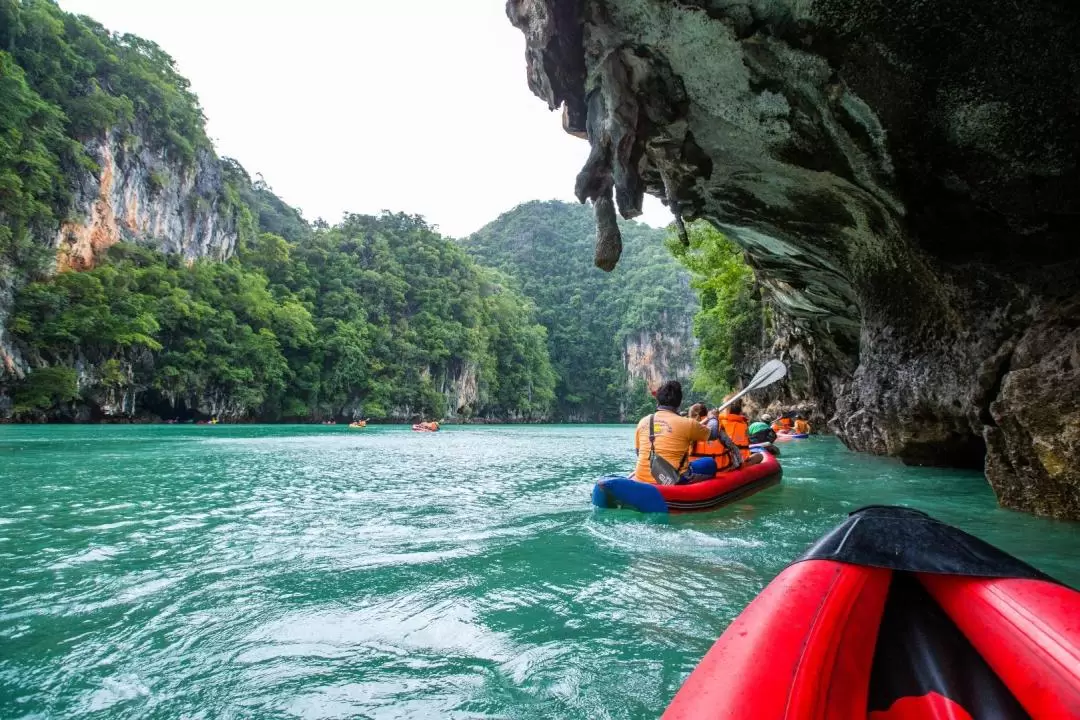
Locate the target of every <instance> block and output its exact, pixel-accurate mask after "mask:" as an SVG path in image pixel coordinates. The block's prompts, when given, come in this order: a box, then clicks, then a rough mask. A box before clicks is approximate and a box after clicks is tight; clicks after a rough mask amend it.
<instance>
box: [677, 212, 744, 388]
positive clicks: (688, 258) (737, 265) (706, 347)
mask: <svg viewBox="0 0 1080 720" xmlns="http://www.w3.org/2000/svg"><path fill="white" fill-rule="evenodd" d="M687 235H688V239H689V241H690V242H689V244H688V245H684V244H683V243H682V242H681V241H680V240H679V238H677V237H669V238H668V240H667V246H668V249H670V250H671V252H672V254H673V255H674V256H675V257H676V258H678V260H679V261H680V262H681V263H682V264H683V266H685V267H686V269H687V270H689V271H690V273H691V277H692V280H691V283H690V284H691V286H692V287H693V288H694V290H696V291H697V292H698V295H699V297H700V298H701V308H700V309H699V310H698V312H697V314H696V315H695V316H694V336H695V337H696V338H697V340H698V350H697V364H696V366H695V372H694V389H695V390H696V391H698V392H701V393H705V394H706V395H708V396H709V398H710V399H711V400H713V401H714V402H716V401H719V400H720V398H721V397H722V396H723V395H725V394H726V393H728V392H729V391H730V390H732V389H733V388H735V387H736V385H737V384H738V381H739V371H738V369H739V367H740V366H741V365H742V364H743V363H742V360H743V359H744V358H746V357H748V356H752V355H755V354H756V353H757V352H758V351H759V350H760V344H761V330H762V325H763V323H764V321H765V317H764V312H763V306H762V303H761V300H760V295H759V293H758V289H757V284H756V282H755V279H754V271H753V270H752V269H751V268H750V266H749V265H747V264H746V260H745V259H744V257H743V251H742V248H740V247H739V246H738V245H736V244H735V243H734V242H732V241H731V240H730V239H728V238H727V237H726V236H725V235H724V234H723V233H721V232H720V231H719V230H717V229H716V228H715V227H713V226H712V225H710V224H709V223H707V222H703V221H702V222H695V223H694V224H692V225H691V226H690V227H689V228H688V232H687Z"/></svg>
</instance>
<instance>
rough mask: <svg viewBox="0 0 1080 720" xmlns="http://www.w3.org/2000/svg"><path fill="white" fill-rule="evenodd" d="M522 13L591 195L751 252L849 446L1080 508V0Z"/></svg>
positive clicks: (1051, 508)
mask: <svg viewBox="0 0 1080 720" xmlns="http://www.w3.org/2000/svg"><path fill="white" fill-rule="evenodd" d="M508 14H509V16H510V18H511V21H512V22H514V24H515V25H516V26H517V27H519V28H520V29H521V30H522V31H523V32H524V34H525V36H526V39H527V59H528V61H529V81H530V87H532V88H533V90H534V91H536V92H537V94H538V95H540V96H541V97H542V98H543V99H545V100H546V101H548V103H549V104H550V105H551V106H552V107H553V108H557V107H561V106H565V110H566V112H565V115H564V125H565V126H566V129H567V130H568V131H569V132H572V133H575V134H587V136H588V138H589V141H590V143H591V144H592V148H593V152H592V153H591V154H590V157H589V161H588V163H587V164H586V166H585V168H584V169H583V171H582V173H581V174H580V175H579V177H578V178H577V189H578V192H579V194H580V195H581V196H582V197H583V198H586V199H592V200H594V201H596V200H600V203H599V207H600V208H604V207H606V203H607V202H608V198H613V199H614V201H615V203H616V204H617V206H618V210H619V212H620V213H622V214H623V215H624V216H633V215H634V214H635V213H636V212H637V209H638V206H639V203H640V195H641V192H643V191H644V192H649V193H650V194H653V195H656V196H658V197H661V198H663V199H665V200H667V201H668V202H669V204H671V205H672V206H673V207H676V208H677V209H678V211H679V212H680V213H681V214H682V215H683V216H684V217H685V218H686V219H695V218H705V219H708V220H710V221H712V222H713V223H715V224H716V225H718V226H719V227H720V228H722V229H723V230H724V231H725V232H727V233H728V234H729V235H730V236H731V237H732V238H734V239H735V240H736V241H737V242H739V243H740V244H741V245H742V246H743V247H744V248H746V250H747V254H748V257H749V259H750V262H751V264H752V265H753V266H754V268H755V270H756V271H757V273H758V276H759V278H760V279H761V280H762V282H763V284H764V285H765V286H766V287H767V288H769V289H770V290H771V293H770V295H771V299H772V301H773V302H774V303H775V305H776V306H777V307H778V309H779V310H780V311H781V312H783V313H785V314H786V315H787V316H788V317H789V318H790V319H791V321H792V322H790V323H783V324H781V325H780V327H788V328H794V329H795V330H793V333H794V334H791V335H790V337H778V338H776V340H777V347H782V348H787V349H788V350H789V351H790V352H792V353H796V352H797V354H798V355H799V360H800V362H802V363H804V364H805V365H806V366H807V369H808V373H809V375H810V376H811V377H812V378H813V382H812V388H811V389H812V391H813V392H815V393H817V397H816V398H814V399H815V400H816V401H817V403H818V405H819V407H821V408H824V409H826V410H827V412H828V414H830V415H832V420H831V423H830V424H831V427H832V428H833V429H834V430H835V431H836V432H837V434H838V435H839V436H840V437H841V438H842V439H843V440H844V441H845V442H846V443H848V444H849V445H850V446H852V447H853V448H856V449H859V450H866V451H870V452H876V453H883V454H891V455H896V456H899V457H901V458H903V459H904V460H905V461H907V462H911V463H917V464H943V465H964V466H982V465H983V458H984V457H985V458H986V462H985V467H986V471H987V475H988V478H989V480H990V482H991V484H992V485H993V487H994V489H995V491H996V492H997V493H998V497H999V498H1000V500H1001V501H1002V503H1004V504H1006V505H1009V506H1011V507H1016V508H1021V509H1025V510H1030V511H1034V512H1038V513H1042V514H1050V515H1058V516H1063V517H1076V518H1080V475H1078V473H1077V471H1076V470H1070V468H1078V467H1080V443H1078V442H1074V441H1071V440H1069V439H1068V438H1069V437H1071V436H1069V435H1068V433H1067V432H1064V431H1061V430H1060V429H1059V428H1058V427H1057V425H1056V424H1055V423H1052V422H1048V421H1045V420H1043V419H1036V418H1035V415H1036V414H1038V413H1041V412H1043V408H1049V412H1050V413H1052V414H1055V415H1056V416H1059V417H1074V416H1075V414H1076V413H1077V410H1078V408H1080V390H1076V388H1077V383H1076V379H1075V375H1074V374H1073V373H1075V370H1073V369H1071V368H1072V367H1075V365H1069V364H1068V363H1066V362H1065V360H1066V359H1067V358H1071V357H1073V355H1075V353H1076V349H1075V348H1076V338H1075V336H1074V335H1075V331H1074V328H1075V325H1076V322H1077V318H1078V314H1080V311H1078V310H1077V308H1076V306H1075V305H1074V304H1073V303H1072V302H1071V299H1072V298H1074V297H1075V296H1077V294H1078V293H1080V243H1077V242H1075V238H1076V237H1077V235H1078V231H1077V227H1076V220H1075V219H1076V217H1078V216H1080V133H1078V132H1077V130H1076V128H1077V127H1080V81H1078V76H1077V68H1080V43H1076V42H1075V38H1076V37H1080V13H1077V12H1076V9H1075V3H1072V2H1068V1H1067V0H1034V1H1033V2H1028V3H1022V4H1020V5H1018V4H1017V3H1015V2H1012V0H959V1H957V2H950V3H926V2H922V1H921V0H896V2H888V3H881V2H871V1H870V0H814V1H812V2H804V1H802V0H746V1H745V2H740V3H731V2H727V1H726V0H725V1H724V2H720V1H719V0H698V1H697V2H686V1H685V0H679V1H676V0H620V1H619V2H611V1H607V0H605V1H601V0H510V2H509V3H508ZM568 181H569V179H568ZM609 242H610V241H609ZM613 255H614V254H613V253H606V254H605V264H609V263H610V258H611V257H612V256H613ZM1036 346H1037V347H1038V348H1039V354H1038V358H1039V359H1036V356H1035V355H1034V354H1033V351H1031V350H1030V348H1034V347H1036ZM1078 364H1080V363H1078ZM1070 382H1071V384H1069V383H1070ZM1074 426H1075V423H1074Z"/></svg>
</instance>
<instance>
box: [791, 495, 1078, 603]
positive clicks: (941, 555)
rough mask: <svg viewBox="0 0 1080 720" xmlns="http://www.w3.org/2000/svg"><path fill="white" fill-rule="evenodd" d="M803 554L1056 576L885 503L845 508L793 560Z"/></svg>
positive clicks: (999, 574)
mask: <svg viewBox="0 0 1080 720" xmlns="http://www.w3.org/2000/svg"><path fill="white" fill-rule="evenodd" d="M806 560H837V561H840V562H846V563H851V564H853V565H865V566H868V567H878V568H886V569H889V570H899V571H902V572H921V573H933V574H938V575H966V576H971V577H995V578H1027V579H1031V580H1049V581H1051V582H1058V581H1057V580H1055V579H1054V578H1052V577H1050V576H1049V575H1046V574H1045V573H1042V572H1040V571H1038V570H1036V569H1035V568H1033V567H1031V566H1030V565H1028V564H1027V563H1025V562H1023V561H1021V560H1017V559H1016V558H1014V557H1013V556H1012V555H1009V554H1008V553H1006V552H1004V551H1002V550H998V549H997V548H996V547H994V546H993V545H991V544H989V543H987V542H983V541H982V540H980V539H979V538H977V537H974V536H973V535H968V534H967V533H966V532H964V531H963V530H959V529H957V528H955V527H953V526H951V525H946V524H945V523H943V522H941V521H939V520H935V519H934V518H932V517H930V516H929V515H927V514H926V513H924V512H920V511H919V510H913V509H911V508H905V507H894V506H888V505H870V506H868V507H864V508H860V509H858V510H856V511H854V512H853V513H851V514H850V515H849V516H848V519H847V520H845V521H844V522H843V523H841V524H840V525H838V526H837V527H836V528H834V529H833V530H831V531H830V532H828V533H826V534H825V535H824V536H823V537H822V538H821V539H820V540H818V541H817V542H816V543H814V544H813V545H812V546H811V547H810V549H809V550H807V551H806V553H804V554H803V556H802V557H800V558H799V559H798V560H796V561H795V562H803V561H806ZM1058 584H1063V583H1058Z"/></svg>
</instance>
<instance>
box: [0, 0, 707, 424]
mask: <svg viewBox="0 0 1080 720" xmlns="http://www.w3.org/2000/svg"><path fill="white" fill-rule="evenodd" d="M106 137H107V138H108V140H109V143H110V145H112V146H113V147H114V148H116V152H117V156H120V155H125V156H127V157H129V158H130V157H131V153H137V154H139V157H144V158H145V157H147V153H149V155H150V156H152V158H153V161H154V165H155V168H156V169H154V170H153V172H152V173H151V174H150V176H149V186H150V189H151V190H153V189H154V188H155V187H156V188H158V189H160V188H161V187H164V186H165V184H166V182H167V180H168V178H167V177H165V176H163V175H162V173H164V172H166V170H164V169H163V168H170V169H171V168H180V169H190V168H192V167H196V168H204V167H210V166H212V165H215V164H216V166H217V167H220V169H221V173H222V174H221V177H222V181H221V183H220V187H219V188H218V189H217V190H213V191H211V192H214V193H218V194H217V195H215V196H214V197H202V196H199V197H194V196H193V197H192V198H190V200H191V201H192V202H194V203H209V204H206V205H202V207H207V208H208V207H211V206H212V207H214V208H215V212H217V213H218V214H219V215H220V216H222V219H223V220H224V221H225V223H226V225H227V226H229V227H235V229H236V233H237V238H238V241H237V252H236V255H235V257H233V258H232V259H231V260H229V261H227V262H224V263H213V262H208V261H200V262H196V263H194V264H193V265H190V266H189V265H186V264H184V263H183V262H182V261H181V260H180V259H179V258H176V257H172V256H166V255H162V254H160V253H158V252H155V251H153V250H151V249H147V248H145V247H139V246H136V245H130V244H120V245H116V246H114V247H112V248H111V249H110V250H109V251H108V253H107V255H106V256H104V257H101V258H99V261H98V264H97V267H96V268H95V269H93V270H90V271H88V272H83V273H72V272H68V273H62V274H60V275H58V276H55V277H48V273H47V272H46V271H47V269H48V268H49V267H50V265H51V263H50V260H51V253H52V250H51V245H52V239H53V238H55V237H56V233H57V231H58V229H59V227H60V225H61V223H62V222H63V221H64V220H65V219H67V215H68V213H70V212H71V211H72V209H73V205H74V204H73V194H74V193H73V190H74V189H75V188H76V187H80V186H82V185H84V184H85V180H86V178H87V173H88V172H90V173H96V172H98V170H99V168H98V167H97V166H96V165H95V161H94V159H93V158H92V157H91V154H92V153H93V146H92V145H90V144H88V143H87V144H85V145H84V143H86V141H88V140H90V139H91V138H106ZM85 148H89V150H87V149H85ZM215 178H216V175H215ZM204 191H205V190H201V191H200V192H204ZM594 233H595V227H594V221H593V217H592V213H591V211H590V210H589V209H588V208H585V207H581V206H572V205H566V204H563V203H529V204H527V205H524V206H522V207H519V208H517V209H515V210H513V211H511V212H510V213H507V214H505V215H504V216H502V217H501V218H499V219H498V220H497V221H495V222H494V223H492V224H491V225H489V226H488V227H486V228H484V229H483V230H482V231H480V232H479V233H477V234H476V235H475V236H473V237H472V238H469V239H468V240H466V241H463V245H458V244H456V243H454V242H451V241H449V240H447V239H445V238H442V237H440V236H439V235H438V234H437V233H435V232H434V231H433V230H432V229H431V228H430V227H429V226H428V225H427V224H426V223H425V222H424V220H423V219H422V218H419V217H415V216H407V215H401V214H393V213H386V214H383V215H381V216H379V217H370V216H358V215H350V216H347V217H346V218H345V219H344V220H343V221H342V222H341V223H340V224H339V225H337V226H335V227H329V226H327V225H325V224H324V223H320V224H318V226H314V227H313V226H312V225H311V224H309V223H307V222H306V221H305V220H304V219H303V218H302V217H300V215H299V214H298V213H297V212H296V211H295V210H293V209H292V208H290V207H289V206H288V205H286V204H285V203H284V202H282V201H281V200H280V199H279V198H277V197H276V196H275V195H274V194H273V192H271V191H270V189H269V188H268V187H267V186H266V185H265V183H263V182H261V181H259V182H254V183H253V182H252V181H251V179H250V177H249V176H248V175H247V173H246V172H245V171H244V169H243V168H242V167H240V165H239V164H237V163H235V162H233V161H230V160H220V161H219V160H217V159H216V158H215V157H214V155H213V148H212V147H211V144H210V141H209V140H208V139H207V136H206V132H205V129H204V119H203V115H202V111H201V109H200V107H199V104H198V101H197V99H196V97H195V96H194V95H193V94H192V92H191V91H190V89H189V86H188V83H187V81H186V80H185V79H184V78H182V77H181V76H180V75H179V74H178V73H177V72H176V68H175V65H174V63H173V60H172V59H171V58H170V57H169V56H168V55H167V54H166V53H165V52H164V51H162V49H161V48H159V47H158V46H156V45H155V44H153V43H152V42H149V41H146V40H143V39H141V38H137V37H134V36H130V35H121V34H116V33H111V32H109V31H108V30H106V29H105V28H103V27H102V26H100V25H99V24H97V23H95V22H94V21H93V20H90V19H89V18H85V17H79V16H75V15H72V14H69V13H65V12H63V11H61V10H60V9H59V7H58V6H57V5H56V4H55V3H54V2H52V1H51V0H0V303H3V304H4V306H5V307H0V315H2V314H3V310H5V309H6V305H7V300H8V299H9V298H10V297H11V296H12V292H13V293H14V298H15V305H14V308H13V309H12V310H11V312H10V314H9V316H8V317H7V320H6V326H7V330H8V337H9V338H11V339H13V341H14V343H15V344H16V347H17V349H18V351H19V353H20V356H21V357H22V359H23V360H24V361H25V362H26V363H27V365H28V367H29V368H30V372H29V373H28V374H27V375H26V377H23V378H19V379H16V378H15V377H14V376H13V374H11V373H8V374H7V375H4V374H3V373H4V372H5V371H4V369H3V368H0V407H11V408H13V410H14V413H15V415H16V416H17V417H22V418H45V417H52V418H72V417H79V418H93V417H95V416H102V415H111V416H116V415H125V416H139V415H142V416H153V415H156V416H159V417H165V418H168V417H179V418H191V417H203V416H214V415H216V416H219V417H222V418H230V417H231V418H262V419H268V420H269V419H312V420H318V419H322V418H329V417H355V416H361V415H363V416H370V417H395V418H408V417H415V416H417V415H424V416H433V417H442V416H446V415H461V416H481V417H492V418H521V419H536V418H543V417H552V418H555V419H565V420H616V419H621V418H624V417H627V416H631V417H633V416H636V415H638V414H640V413H641V412H644V410H645V409H646V408H648V407H649V406H651V404H652V400H651V397H650V396H649V393H648V389H647V387H646V385H645V381H644V379H643V369H645V368H646V366H649V368H650V369H659V371H660V372H662V373H663V374H664V375H667V376H671V375H675V376H678V375H686V374H689V372H690V370H689V368H690V366H691V363H692V355H693V349H692V342H691V339H690V328H689V323H688V320H687V318H688V317H689V316H690V314H691V313H692V312H693V311H694V310H695V309H696V307H697V304H696V302H695V298H694V295H693V292H692V290H691V289H690V285H689V278H688V275H687V273H686V272H685V271H683V270H682V269H681V268H680V267H679V265H678V264H677V263H676V262H674V261H673V260H672V258H671V257H670V255H669V254H668V253H667V251H666V250H665V249H664V245H663V233H662V232H660V231H655V230H652V229H650V228H648V227H646V226H644V225H638V224H634V223H627V224H625V225H624V227H623V233H624V240H625V247H626V250H625V253H624V256H623V259H622V262H621V263H620V265H619V268H618V269H617V270H616V271H615V272H614V273H612V274H610V275H609V274H605V273H602V272H600V271H599V270H597V269H596V268H594V267H593V266H592V264H591V257H592V245H593V236H594ZM146 240H147V244H153V239H152V238H146ZM140 242H141V240H140ZM462 247H464V248H465V250H467V252H468V253H471V254H472V255H473V256H474V257H473V258H470V257H469V255H467V254H466V252H465V251H463V250H462ZM474 258H475V259H474ZM476 259H479V260H480V261H481V262H482V263H484V265H487V266H490V267H493V268H495V269H489V267H485V266H484V265H481V264H478V263H477V262H476ZM8 399H10V400H12V401H13V402H12V405H11V406H7V405H6V402H7V400H8ZM5 412H6V410H5Z"/></svg>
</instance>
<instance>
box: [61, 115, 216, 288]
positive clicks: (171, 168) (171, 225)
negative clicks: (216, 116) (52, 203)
mask: <svg viewBox="0 0 1080 720" xmlns="http://www.w3.org/2000/svg"><path fill="white" fill-rule="evenodd" d="M125 138H126V139H125ZM133 145H134V146H135V147H132V146H133ZM85 147H86V151H87V155H88V156H89V157H90V158H92V159H93V160H94V162H95V163H96V164H97V165H98V167H99V170H98V171H97V172H96V173H86V174H84V175H83V176H82V178H81V181H80V182H79V183H78V185H77V193H76V205H75V209H74V212H72V213H71V215H70V216H69V219H68V221H67V222H64V223H63V224H62V225H61V226H60V229H59V231H58V232H57V235H56V239H55V242H54V243H53V244H54V246H55V247H56V249H57V260H56V264H57V270H58V271H59V272H64V271H65V270H87V269H90V268H92V267H93V266H94V264H95V261H96V258H97V257H98V256H99V255H100V253H101V252H102V251H104V250H106V249H108V248H109V247H110V246H111V245H115V244H116V243H118V242H120V241H127V242H135V243H139V244H141V245H147V246H151V247H154V248H155V249H158V250H161V251H162V252H165V253H173V254H177V255H180V256H182V257H183V258H184V259H185V260H187V261H189V262H192V261H194V260H197V259H199V258H211V259H214V260H225V259H227V258H229V257H230V256H231V255H232V253H233V251H234V250H235V248H236V227H235V224H234V223H233V222H232V220H231V219H230V218H227V217H222V214H221V212H220V208H219V204H220V203H221V198H222V171H221V165H220V163H219V161H218V159H217V158H216V157H214V155H213V154H212V153H210V152H208V151H202V152H200V154H199V156H198V159H197V160H196V162H195V164H194V165H192V166H190V167H183V166H179V165H176V164H175V163H170V162H169V161H168V160H167V159H166V158H164V157H163V156H162V155H161V154H159V153H157V152H154V151H151V150H150V149H148V148H147V147H145V146H141V143H140V142H139V141H138V140H137V139H132V136H124V137H121V136H119V135H117V134H110V135H109V136H107V137H104V138H100V139H95V140H92V141H89V142H87V143H86V144H85Z"/></svg>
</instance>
